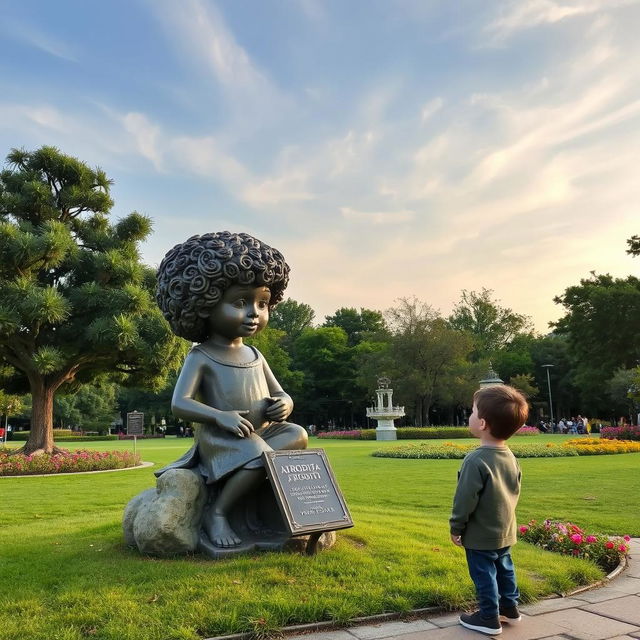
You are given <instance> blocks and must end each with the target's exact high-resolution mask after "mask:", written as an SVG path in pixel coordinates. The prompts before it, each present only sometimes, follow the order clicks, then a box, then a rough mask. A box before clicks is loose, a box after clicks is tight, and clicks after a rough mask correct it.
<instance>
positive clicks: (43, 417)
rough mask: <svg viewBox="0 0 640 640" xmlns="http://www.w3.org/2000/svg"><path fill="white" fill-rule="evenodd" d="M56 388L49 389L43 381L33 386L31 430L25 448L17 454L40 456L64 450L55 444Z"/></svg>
mask: <svg viewBox="0 0 640 640" xmlns="http://www.w3.org/2000/svg"><path fill="white" fill-rule="evenodd" d="M55 391H56V390H55V388H54V387H48V386H46V385H45V384H44V382H42V381H38V382H37V383H35V384H32V385H31V398H32V403H33V404H32V409H31V430H30V432H29V439H28V440H27V442H26V444H25V445H24V447H22V448H21V449H18V450H17V451H16V453H24V454H25V455H38V454H41V453H60V452H61V451H63V449H60V448H58V447H56V446H55V444H54V442H53V396H54V395H55Z"/></svg>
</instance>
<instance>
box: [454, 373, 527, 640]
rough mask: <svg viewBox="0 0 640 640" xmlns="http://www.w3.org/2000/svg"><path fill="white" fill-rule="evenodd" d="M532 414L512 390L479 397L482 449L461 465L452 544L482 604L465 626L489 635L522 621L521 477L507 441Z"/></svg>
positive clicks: (500, 388)
mask: <svg viewBox="0 0 640 640" xmlns="http://www.w3.org/2000/svg"><path fill="white" fill-rule="evenodd" d="M528 413H529V407H528V405H527V401H526V400H525V398H524V396H523V395H522V394H521V393H520V392H519V391H517V390H516V389H514V388H513V387H509V386H507V385H495V386H491V387H485V388H483V389H479V390H478V391H476V392H475V394H474V396H473V412H472V414H471V416H470V417H469V430H470V431H471V433H472V435H473V436H474V437H476V438H479V439H480V446H479V447H478V448H477V449H474V450H473V451H472V452H471V453H469V454H467V456H466V457H465V459H464V461H463V463H462V467H461V468H460V471H459V473H458V486H457V488H456V493H455V497H454V499H453V509H452V513H451V519H450V520H449V526H450V531H451V541H452V542H453V543H454V544H455V545H457V546H459V547H464V550H465V553H466V556H467V565H468V567H469V575H470V576H471V579H472V580H473V583H474V585H475V588H476V595H477V598H478V604H479V610H478V611H476V612H475V613H470V614H467V613H463V614H462V615H461V616H460V618H459V621H460V624H461V625H462V626H463V627H466V628H467V629H473V630H474V631H479V632H480V633H485V634H488V635H495V634H498V633H502V625H501V622H509V623H517V622H520V620H521V616H520V612H519V611H518V598H519V597H520V593H519V591H518V585H517V582H516V574H515V569H514V566H513V562H512V560H511V554H510V549H511V546H512V545H513V544H515V542H516V537H517V532H516V515H515V509H516V504H517V503H518V498H519V496H520V480H521V476H522V474H521V471H520V467H519V465H518V462H517V460H516V458H515V456H514V455H513V453H512V452H511V449H509V447H508V446H507V444H506V441H507V440H508V439H509V438H510V437H511V436H512V435H513V434H514V433H515V432H516V431H517V430H518V429H519V428H520V427H522V425H523V424H525V422H526V420H527V417H528Z"/></svg>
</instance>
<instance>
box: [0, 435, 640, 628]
mask: <svg viewBox="0 0 640 640" xmlns="http://www.w3.org/2000/svg"><path fill="white" fill-rule="evenodd" d="M562 438H564V437H563V436H531V437H526V438H523V440H525V439H526V441H527V442H536V441H548V440H553V441H556V442H557V441H559V440H560V439H562ZM457 442H464V440H458V441H457ZM395 444H396V443H391V442H390V443H380V442H375V441H370V442H358V441H337V440H334V441H331V440H315V439H314V440H312V443H311V445H310V446H312V447H323V448H324V449H325V450H326V451H327V454H328V456H329V459H330V461H331V464H332V466H333V469H334V471H335V473H336V476H337V478H338V481H339V484H340V487H341V489H342V491H343V493H344V495H345V498H346V500H347V503H348V505H349V508H350V510H351V515H352V516H353V519H354V521H355V527H354V528H353V529H349V530H345V531H343V532H339V534H338V544H337V545H336V547H334V548H333V549H332V550H330V551H328V552H324V553H321V554H319V555H318V556H316V557H312V558H307V557H303V556H300V555H294V554H280V553H264V554H255V555H249V556H243V557H239V558H235V559H229V560H222V561H212V560H208V559H205V558H202V557H199V556H194V557H188V558H176V559H169V560H158V559H153V558H147V557H142V556H140V555H139V554H138V553H137V552H136V551H133V550H130V549H126V548H125V547H124V546H123V542H122V533H121V517H122V512H123V509H124V507H125V505H126V503H127V502H128V500H129V499H130V498H132V497H133V496H134V495H136V494H137V493H139V492H140V491H142V490H144V489H147V488H149V487H151V486H153V485H154V477H153V475H152V471H153V470H152V469H151V468H147V469H140V470H133V471H121V472H115V473H104V474H91V475H77V476H57V477H55V476H52V477H46V478H33V477H21V478H0V496H1V499H0V532H1V534H2V535H1V539H0V611H1V612H2V616H1V619H2V624H1V625H0V639H2V640H9V639H11V640H14V639H16V638H20V639H21V640H78V639H80V638H95V639H99V640H107V639H109V640H180V639H181V640H196V639H197V638H202V637H207V636H214V635H220V634H225V633H234V632H238V631H247V630H254V631H255V632H256V633H257V634H263V633H266V632H269V631H270V630H274V629H277V628H278V627H281V626H284V625H287V624H295V623H301V622H310V621H317V620H335V621H338V622H346V621H347V620H349V619H350V618H353V617H355V616H360V615H369V614H374V613H380V612H382V611H406V610H409V609H412V608H416V607H426V606H432V605H436V606H440V607H443V608H451V609H454V608H458V607H462V606H464V605H465V604H468V603H469V602H471V601H472V600H473V588H472V585H471V582H470V580H469V578H468V575H467V571H466V565H465V562H464V555H463V552H462V551H461V550H460V549H458V548H455V547H454V546H453V545H451V544H450V542H449V534H448V527H447V520H448V517H449V509H450V505H451V499H452V496H453V491H454V488H455V481H456V473H457V470H458V468H459V466H460V461H459V460H400V459H389V458H373V457H371V456H370V455H369V454H370V453H371V451H373V450H374V449H378V448H380V447H381V446H394V445H395ZM190 445H191V441H189V440H181V439H175V438H167V439H166V440H154V441H140V442H138V450H139V451H141V453H142V455H143V459H144V460H146V461H153V462H154V463H156V465H157V466H161V465H163V464H165V463H167V462H170V461H171V460H174V459H175V458H177V457H178V456H179V455H180V454H181V453H183V452H184V451H185V450H186V448H187V447H188V446H190ZM64 446H69V445H68V444H67V443H65V445H64ZM78 446H79V447H82V448H87V449H94V448H95V449H103V450H104V449H126V448H132V446H133V443H132V442H130V441H124V442H90V443H81V444H79V445H78ZM520 464H521V466H522V469H523V476H524V477H523V487H522V498H521V500H520V505H519V508H518V518H519V521H520V522H521V523H524V522H526V521H528V520H529V519H531V518H538V519H544V518H546V517H551V518H554V519H561V520H572V521H574V522H576V523H577V524H579V525H581V526H583V527H585V528H586V529H587V530H588V531H589V532H602V533H611V534H630V535H634V536H638V535H640V519H638V517H637V513H638V510H637V502H636V501H637V496H638V495H640V473H638V470H639V467H640V454H623V455H615V456H593V457H579V458H542V459H522V460H520ZM514 558H515V561H516V566H517V568H518V571H519V576H518V577H519V583H520V587H521V590H522V592H523V597H524V599H525V600H527V601H530V600H532V599H535V598H538V597H541V596H543V595H546V594H550V593H552V592H555V591H566V590H568V589H571V588H572V587H574V586H577V585H579V584H584V583H587V582H590V581H593V580H596V579H598V578H599V577H600V576H601V572H600V570H599V569H597V568H596V567H594V566H593V565H591V564H590V563H588V562H586V561H583V560H576V559H573V558H568V557H564V556H558V555H553V556H550V555H549V554H548V553H546V552H544V551H541V550H539V549H537V548H534V547H531V546H529V545H526V544H518V545H516V547H515V548H514Z"/></svg>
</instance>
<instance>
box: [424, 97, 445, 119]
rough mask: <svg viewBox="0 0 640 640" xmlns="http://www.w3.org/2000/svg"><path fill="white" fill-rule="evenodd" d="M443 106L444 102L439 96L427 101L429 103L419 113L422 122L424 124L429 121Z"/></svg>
mask: <svg viewBox="0 0 640 640" xmlns="http://www.w3.org/2000/svg"><path fill="white" fill-rule="evenodd" d="M443 105H444V100H443V99H442V98H441V97H440V96H438V97H437V98H433V100H429V102H427V104H425V105H424V106H423V107H422V111H421V113H420V117H421V119H422V122H423V123H424V122H426V121H427V120H429V119H430V118H431V117H432V116H433V115H434V114H436V113H437V112H438V111H440V109H442V107H443Z"/></svg>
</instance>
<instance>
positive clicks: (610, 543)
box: [604, 540, 616, 549]
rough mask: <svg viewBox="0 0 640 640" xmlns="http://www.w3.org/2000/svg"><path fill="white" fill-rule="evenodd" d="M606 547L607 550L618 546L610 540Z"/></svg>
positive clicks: (605, 544)
mask: <svg viewBox="0 0 640 640" xmlns="http://www.w3.org/2000/svg"><path fill="white" fill-rule="evenodd" d="M604 546H605V547H606V548H607V549H613V548H614V547H615V546H616V545H615V544H613V542H611V540H609V541H608V542H605V543H604Z"/></svg>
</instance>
